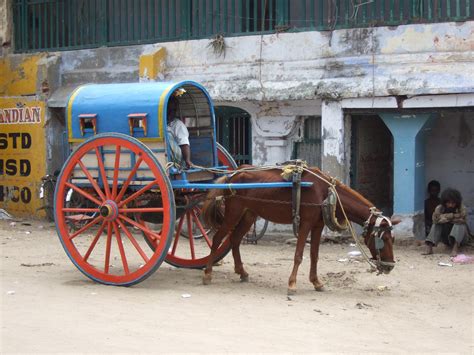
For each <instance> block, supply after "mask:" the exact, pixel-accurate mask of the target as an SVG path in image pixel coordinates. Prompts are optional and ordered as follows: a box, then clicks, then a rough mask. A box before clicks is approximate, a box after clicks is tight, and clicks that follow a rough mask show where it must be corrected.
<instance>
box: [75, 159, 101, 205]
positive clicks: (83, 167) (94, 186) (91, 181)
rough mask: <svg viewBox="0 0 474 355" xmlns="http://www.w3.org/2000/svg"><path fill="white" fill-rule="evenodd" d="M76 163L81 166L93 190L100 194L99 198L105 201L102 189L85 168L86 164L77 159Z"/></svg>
mask: <svg viewBox="0 0 474 355" xmlns="http://www.w3.org/2000/svg"><path fill="white" fill-rule="evenodd" d="M77 163H78V164H79V166H80V167H81V170H82V172H83V173H84V174H85V175H86V176H87V180H89V182H90V183H91V185H92V187H93V188H94V190H95V192H97V194H98V195H99V196H100V198H101V199H102V201H105V200H106V197H105V195H104V193H103V192H102V190H101V189H100V187H99V185H97V182H96V181H95V179H94V178H93V177H92V175H91V173H90V172H89V170H88V169H87V168H86V166H85V165H84V163H83V162H82V161H81V160H80V159H79V160H78V161H77Z"/></svg>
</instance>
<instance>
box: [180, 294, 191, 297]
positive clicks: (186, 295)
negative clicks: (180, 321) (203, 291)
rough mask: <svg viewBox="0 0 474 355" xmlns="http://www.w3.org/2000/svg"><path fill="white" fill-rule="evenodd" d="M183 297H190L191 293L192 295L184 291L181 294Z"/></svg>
mask: <svg viewBox="0 0 474 355" xmlns="http://www.w3.org/2000/svg"><path fill="white" fill-rule="evenodd" d="M181 297H182V298H190V297H191V295H190V294H189V293H183V294H182V295H181Z"/></svg>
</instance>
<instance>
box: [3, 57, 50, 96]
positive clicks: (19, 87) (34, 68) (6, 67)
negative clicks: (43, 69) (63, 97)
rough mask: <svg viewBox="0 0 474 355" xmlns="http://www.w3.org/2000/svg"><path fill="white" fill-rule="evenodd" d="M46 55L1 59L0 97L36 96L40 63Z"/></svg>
mask: <svg viewBox="0 0 474 355" xmlns="http://www.w3.org/2000/svg"><path fill="white" fill-rule="evenodd" d="M43 56H44V55H42V54H40V55H28V56H25V57H13V56H11V57H5V58H3V59H0V96H21V95H35V94H36V89H37V87H38V84H37V81H38V62H39V60H40V59H41V58H42V57H43Z"/></svg>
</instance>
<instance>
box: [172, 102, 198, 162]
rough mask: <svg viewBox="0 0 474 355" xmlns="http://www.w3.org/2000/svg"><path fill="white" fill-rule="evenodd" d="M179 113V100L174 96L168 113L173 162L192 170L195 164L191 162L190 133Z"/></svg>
mask: <svg viewBox="0 0 474 355" xmlns="http://www.w3.org/2000/svg"><path fill="white" fill-rule="evenodd" d="M178 112H179V103H178V99H177V98H176V96H175V95H174V94H173V95H171V96H170V98H169V100H168V111H167V120H168V137H169V144H170V150H171V160H172V161H173V162H175V163H177V164H179V165H181V166H183V165H184V166H185V167H186V168H190V167H191V166H192V165H193V163H192V162H191V147H190V145H189V131H188V128H187V127H186V125H185V124H184V123H183V121H181V118H180V117H179V115H178ZM178 147H179V148H178Z"/></svg>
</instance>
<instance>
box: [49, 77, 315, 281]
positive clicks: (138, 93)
mask: <svg viewBox="0 0 474 355" xmlns="http://www.w3.org/2000/svg"><path fill="white" fill-rule="evenodd" d="M172 96H174V97H175V98H176V99H177V100H178V103H179V110H178V113H179V116H180V117H181V119H182V120H183V121H184V122H185V124H186V126H187V128H188V131H189V134H190V137H189V139H190V148H191V160H192V162H193V164H195V166H193V167H192V168H189V169H184V168H182V167H181V166H180V165H179V164H178V163H177V162H176V161H172V158H171V157H172V156H173V154H172V151H171V149H172V147H171V145H170V137H169V136H168V132H167V105H168V102H169V100H170V98H171V97H172ZM66 115H67V135H68V142H69V148H70V154H69V157H68V159H67V160H66V162H65V164H64V165H63V168H62V170H61V173H60V175H59V177H58V179H57V184H56V190H55V196H54V201H55V206H54V217H55V223H56V228H57V232H58V235H59V238H60V241H61V243H62V245H63V247H64V250H65V251H66V253H67V255H68V256H69V258H70V259H71V261H72V262H73V263H74V265H76V267H77V268H78V269H79V270H80V271H81V272H82V273H84V274H85V275H86V276H87V277H89V278H91V279H92V280H95V281H97V282H99V283H103V284H109V285H121V286H128V285H133V284H136V283H138V282H140V281H142V280H144V279H146V278H147V277H148V276H150V275H151V274H152V273H153V272H154V271H155V270H156V269H157V268H158V267H159V266H160V265H161V263H162V262H163V261H166V262H167V263H169V264H171V265H174V266H176V267H182V268H197V269H200V268H203V267H205V266H206V263H207V261H208V258H209V252H210V247H211V243H212V240H211V239H212V233H213V230H212V228H208V227H207V226H206V225H205V224H204V223H203V221H202V220H201V218H200V211H201V210H200V206H201V204H202V203H203V201H204V199H205V198H206V193H207V192H208V190H210V189H216V188H217V189H223V188H224V189H232V190H238V189H257V188H275V187H291V186H292V183H291V182H284V181H282V182H272V183H260V184H251V183H248V184H247V183H242V184H214V183H213V181H214V180H215V179H216V178H217V177H219V176H221V175H222V174H229V173H231V171H232V170H233V169H236V168H237V166H236V163H235V161H234V160H233V158H232V156H231V155H230V154H229V153H228V152H227V151H226V150H225V149H224V148H223V147H222V146H220V145H219V144H218V143H217V142H216V126H215V117H214V108H213V104H212V100H211V98H210V96H209V94H208V92H207V91H206V89H205V88H204V87H202V86H201V85H199V84H198V83H196V82H192V81H182V82H176V83H171V82H161V83H131V84H99V85H95V84H93V85H84V86H81V87H79V88H77V89H76V90H75V91H74V92H73V93H72V94H71V96H70V97H69V99H68V104H67V109H66ZM303 184H306V185H308V186H310V185H311V184H310V183H303ZM229 250H230V242H229V240H228V239H225V240H224V241H223V242H222V244H221V245H220V247H219V249H218V251H217V255H218V257H217V259H221V258H223V257H224V256H225V255H226V254H227V253H228V252H229Z"/></svg>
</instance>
